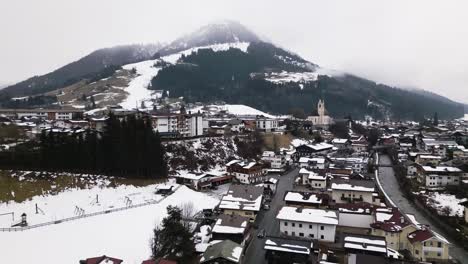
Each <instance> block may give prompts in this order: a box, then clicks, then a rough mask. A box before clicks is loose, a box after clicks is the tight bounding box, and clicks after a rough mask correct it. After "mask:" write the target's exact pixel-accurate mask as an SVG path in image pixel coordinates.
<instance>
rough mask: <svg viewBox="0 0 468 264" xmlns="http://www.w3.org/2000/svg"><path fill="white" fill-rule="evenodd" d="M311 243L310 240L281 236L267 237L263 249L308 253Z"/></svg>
mask: <svg viewBox="0 0 468 264" xmlns="http://www.w3.org/2000/svg"><path fill="white" fill-rule="evenodd" d="M311 247H312V244H311V242H310V241H304V240H296V239H288V238H281V237H267V238H266V240H265V246H264V249H265V250H271V251H280V252H288V253H295V254H301V255H309V254H310V249H311Z"/></svg>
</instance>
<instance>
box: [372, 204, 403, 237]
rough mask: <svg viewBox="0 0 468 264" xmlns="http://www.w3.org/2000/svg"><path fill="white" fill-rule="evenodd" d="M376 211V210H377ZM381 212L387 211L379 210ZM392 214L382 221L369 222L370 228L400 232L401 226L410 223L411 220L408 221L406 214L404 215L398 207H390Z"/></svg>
mask: <svg viewBox="0 0 468 264" xmlns="http://www.w3.org/2000/svg"><path fill="white" fill-rule="evenodd" d="M377 212H378V211H377ZM381 213H388V212H381ZM391 214H392V216H391V217H390V218H389V219H387V220H385V221H383V222H375V223H373V224H371V227H372V228H376V229H381V230H384V231H386V232H400V231H401V230H402V229H403V228H405V227H407V226H409V225H411V222H410V221H408V219H407V218H406V216H404V215H403V214H402V213H401V212H400V210H398V208H392V212H391Z"/></svg>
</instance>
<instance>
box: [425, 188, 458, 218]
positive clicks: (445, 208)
mask: <svg viewBox="0 0 468 264" xmlns="http://www.w3.org/2000/svg"><path fill="white" fill-rule="evenodd" d="M427 197H428V200H427V203H428V205H429V206H430V207H432V208H435V209H436V210H437V213H438V214H439V215H447V214H448V216H458V217H463V210H464V207H463V205H460V203H461V202H464V201H466V200H467V199H466V198H464V199H458V198H457V197H455V195H451V194H445V193H437V192H433V193H430V194H429V195H428V196H427Z"/></svg>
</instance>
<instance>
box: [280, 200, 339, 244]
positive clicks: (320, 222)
mask: <svg viewBox="0 0 468 264" xmlns="http://www.w3.org/2000/svg"><path fill="white" fill-rule="evenodd" d="M276 219H278V220H279V222H280V232H281V234H283V235H286V236H292V237H298V238H307V239H318V240H319V241H324V242H334V241H335V231H336V226H337V225H338V216H337V213H336V212H335V211H327V210H322V209H311V208H298V207H291V206H283V207H282V208H281V209H280V211H279V212H278V215H277V216H276Z"/></svg>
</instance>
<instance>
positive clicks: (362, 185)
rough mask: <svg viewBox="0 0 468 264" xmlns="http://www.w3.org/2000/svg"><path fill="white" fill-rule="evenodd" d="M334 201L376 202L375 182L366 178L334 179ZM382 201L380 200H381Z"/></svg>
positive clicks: (332, 184) (332, 187) (332, 186)
mask: <svg viewBox="0 0 468 264" xmlns="http://www.w3.org/2000/svg"><path fill="white" fill-rule="evenodd" d="M331 190H332V201H334V202H335V203H351V202H366V203H370V204H372V203H373V202H374V198H373V197H374V195H373V193H374V192H375V184H374V182H373V181H364V180H349V181H342V180H333V181H332V183H331ZM379 203H380V201H379Z"/></svg>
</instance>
